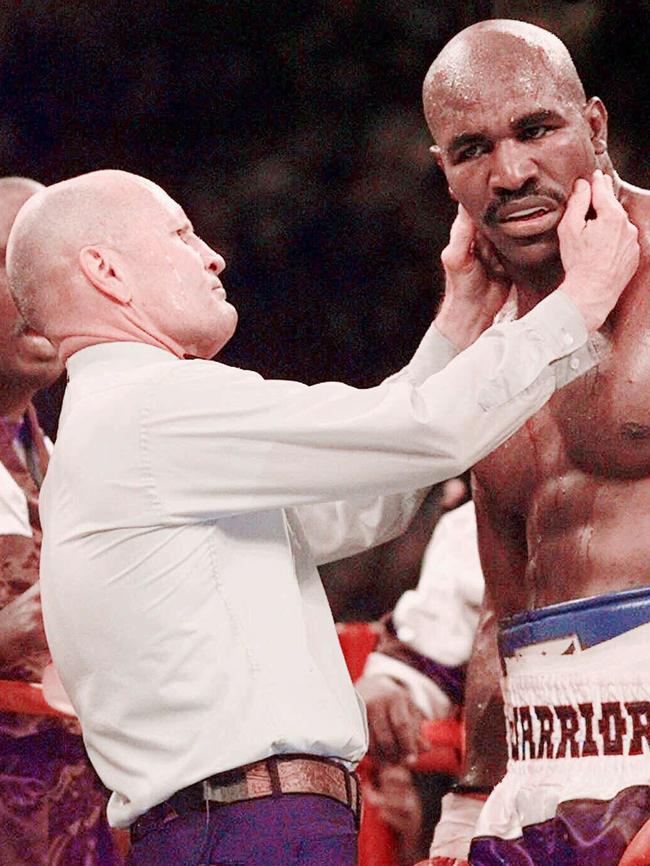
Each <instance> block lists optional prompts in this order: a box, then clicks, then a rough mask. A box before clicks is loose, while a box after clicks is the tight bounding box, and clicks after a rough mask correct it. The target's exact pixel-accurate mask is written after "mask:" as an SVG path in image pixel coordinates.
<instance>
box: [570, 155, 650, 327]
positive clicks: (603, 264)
mask: <svg viewBox="0 0 650 866" xmlns="http://www.w3.org/2000/svg"><path fill="white" fill-rule="evenodd" d="M590 205H591V207H592V208H593V210H594V212H595V214H596V216H595V219H590V220H587V218H586V216H587V211H588V210H589V206H590ZM557 232H558V237H559V239H560V255H561V256H562V264H563V265H564V271H565V278H564V282H563V283H562V284H561V285H560V288H561V289H562V291H564V292H566V294H567V295H569V297H570V298H572V300H573V301H574V302H575V304H576V306H577V307H578V309H579V310H580V312H581V313H582V315H583V317H584V320H585V324H586V326H587V330H588V331H596V330H597V329H598V328H600V326H601V325H602V324H603V322H604V321H605V319H606V318H607V316H608V315H609V313H610V312H611V310H612V309H613V308H614V306H615V305H616V302H617V301H618V299H619V297H620V295H621V293H622V291H623V289H624V288H625V287H626V286H627V284H628V283H629V281H630V280H631V279H632V277H633V276H634V273H635V272H636V269H637V267H638V266H639V253H640V251H639V243H638V235H639V232H638V230H637V228H636V226H635V225H633V224H632V223H631V222H630V220H629V219H628V216H627V213H626V211H625V210H624V208H623V206H622V205H621V203H620V202H619V201H618V199H617V198H616V196H615V195H614V186H613V183H612V179H611V177H610V176H609V175H604V174H603V173H602V172H601V171H600V170H597V171H595V172H594V174H593V177H592V180H591V184H589V182H588V181H586V180H583V179H579V180H577V181H576V183H575V186H574V188H573V193H572V195H571V197H570V198H569V202H568V204H567V208H566V211H565V213H564V216H563V217H562V220H561V221H560V224H559V225H558V229H557Z"/></svg>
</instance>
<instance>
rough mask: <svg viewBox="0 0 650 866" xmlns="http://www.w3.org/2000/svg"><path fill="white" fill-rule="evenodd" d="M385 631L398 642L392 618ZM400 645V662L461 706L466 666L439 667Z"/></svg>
mask: <svg viewBox="0 0 650 866" xmlns="http://www.w3.org/2000/svg"><path fill="white" fill-rule="evenodd" d="M386 629H387V631H388V633H389V634H391V635H392V636H393V637H394V638H396V639H397V640H399V638H398V636H397V629H396V628H395V623H394V622H393V620H392V617H391V618H389V619H388V620H387V621H386ZM400 644H401V649H400V660H401V661H403V662H405V663H406V664H408V665H409V666H410V667H412V668H415V670H416V671H419V672H420V673H421V674H424V676H425V677H428V678H429V679H430V680H433V681H434V683H436V685H438V686H439V687H440V688H441V689H442V691H443V692H444V693H445V694H446V695H447V696H448V697H449V698H451V700H452V701H453V702H454V703H455V704H458V706H461V705H462V703H463V700H464V698H465V674H466V666H465V665H459V666H458V667H448V666H447V665H441V664H439V663H438V662H437V661H434V659H431V658H429V657H428V656H425V655H422V653H419V652H417V650H414V649H413V648H412V647H410V646H408V645H407V644H405V643H404V642H403V641H400Z"/></svg>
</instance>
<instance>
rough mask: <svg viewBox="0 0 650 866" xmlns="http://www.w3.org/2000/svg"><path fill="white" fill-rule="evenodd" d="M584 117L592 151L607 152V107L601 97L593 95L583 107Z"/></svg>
mask: <svg viewBox="0 0 650 866" xmlns="http://www.w3.org/2000/svg"><path fill="white" fill-rule="evenodd" d="M584 118H585V120H586V122H587V124H588V126H589V129H590V135H591V144H592V147H593V149H594V153H596V154H597V155H599V156H600V155H602V154H603V153H606V152H607V109H606V108H605V105H604V104H603V101H602V99H599V98H598V97H597V96H593V97H592V98H591V99H590V100H589V102H588V103H587V105H586V106H585V109H584Z"/></svg>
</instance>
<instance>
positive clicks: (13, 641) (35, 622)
mask: <svg viewBox="0 0 650 866" xmlns="http://www.w3.org/2000/svg"><path fill="white" fill-rule="evenodd" d="M46 648H47V641H46V640H45V631H44V629H43V618H42V615H41V594H40V588H39V585H38V584H37V583H36V584H34V586H31V587H30V588H29V589H28V590H26V591H25V592H23V593H22V595H19V596H17V597H16V598H14V599H13V601H11V602H9V604H7V605H6V606H5V607H3V608H2V610H0V661H2V663H3V664H13V663H14V662H17V661H20V660H21V659H22V658H24V656H25V653H26V652H30V651H33V650H43V649H46Z"/></svg>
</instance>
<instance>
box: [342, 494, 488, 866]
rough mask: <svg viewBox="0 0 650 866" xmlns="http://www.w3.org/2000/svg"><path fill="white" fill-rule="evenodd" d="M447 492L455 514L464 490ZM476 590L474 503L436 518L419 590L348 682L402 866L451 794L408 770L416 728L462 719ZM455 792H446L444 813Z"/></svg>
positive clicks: (401, 604)
mask: <svg viewBox="0 0 650 866" xmlns="http://www.w3.org/2000/svg"><path fill="white" fill-rule="evenodd" d="M452 485H453V487H452ZM445 487H447V488H448V490H447V494H446V495H445V500H446V503H447V505H448V507H450V508H454V506H456V505H457V504H458V500H459V498H462V497H463V494H464V492H465V490H466V488H465V486H464V484H463V483H462V482H460V480H455V481H453V482H447V483H446V485H445ZM483 589H484V582H483V576H482V573H481V567H480V562H479V557H478V547H477V540H476V519H475V515H474V506H473V503H472V502H471V501H469V502H466V503H465V504H464V505H462V506H460V507H456V508H455V509H454V510H453V511H449V512H448V513H446V514H444V515H443V516H442V517H441V519H440V521H439V522H438V524H437V525H436V527H435V529H434V531H433V535H432V538H431V541H430V542H429V544H428V546H427V548H426V551H425V554H424V557H423V559H422V567H421V572H420V579H419V582H418V584H417V586H416V587H415V589H413V590H409V591H407V592H405V593H404V595H403V596H402V597H401V598H400V599H399V601H398V603H397V604H396V606H395V608H394V610H393V611H392V613H391V614H390V615H388V616H386V617H385V618H384V619H383V621H382V622H381V623H380V627H381V630H380V636H379V640H378V643H377V647H376V649H375V651H374V652H373V653H371V655H370V656H369V657H368V661H367V663H366V666H365V669H364V673H363V676H362V677H361V678H360V679H359V680H357V683H356V687H357V689H358V690H359V693H360V694H361V696H362V697H363V699H364V702H365V704H366V707H367V712H368V727H369V734H370V740H369V749H368V754H369V755H370V757H371V758H372V759H373V761H374V762H375V764H376V765H377V766H378V767H379V768H381V772H380V773H378V778H377V784H376V789H377V790H376V791H375V792H372V794H371V796H372V798H373V801H374V802H375V803H376V804H377V806H378V807H379V808H380V809H381V813H380V814H381V816H382V817H383V819H384V820H385V821H386V823H388V824H389V825H390V826H392V827H393V828H394V829H395V831H396V832H397V833H398V838H399V840H400V842H401V848H402V849H407V850H408V848H409V847H410V849H411V852H413V854H412V856H411V857H410V861H409V859H408V857H407V856H406V855H403V857H402V859H403V862H410V863H413V862H415V860H418V859H420V857H422V856H425V854H426V853H428V852H429V848H430V845H431V835H432V830H433V827H434V825H435V823H436V822H437V821H438V819H439V816H440V803H439V799H440V797H441V796H442V795H443V794H446V791H447V790H448V788H449V784H450V780H448V779H438V780H434V777H433V776H432V777H431V779H429V780H427V777H426V776H425V775H424V774H412V773H411V769H412V768H413V767H414V765H415V764H416V760H417V756H418V753H419V751H420V750H421V749H426V748H427V743H426V740H424V739H423V738H422V736H421V734H420V728H421V723H422V722H423V721H424V720H427V719H432V720H437V719H448V718H460V717H461V715H462V707H463V701H464V684H465V672H466V667H467V662H468V661H469V658H470V655H471V650H472V645H473V642H474V634H475V631H476V626H477V625H478V619H479V611H480V607H481V601H482V598H483ZM384 768H385V769H384ZM411 775H413V778H412V780H411V784H410V785H409V784H408V783H409V777H410V776H411ZM386 778H387V781H388V783H387V784H386V781H385V780H386ZM426 781H428V782H429V783H428V785H425V782H426ZM455 796H456V795H455V794H453V793H452V794H448V795H446V798H445V799H443V807H444V805H445V804H447V803H449V801H450V800H451V799H454V798H455ZM434 798H435V800H434ZM407 809H408V810H410V811H411V814H408V811H407ZM473 826H474V825H473V824H472V829H473ZM407 842H408V844H407ZM416 852H417V853H416Z"/></svg>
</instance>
